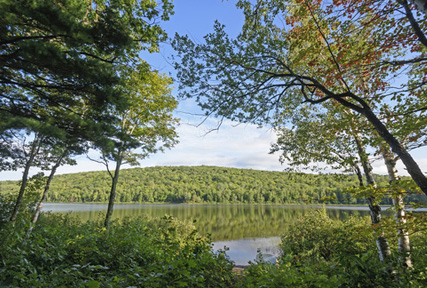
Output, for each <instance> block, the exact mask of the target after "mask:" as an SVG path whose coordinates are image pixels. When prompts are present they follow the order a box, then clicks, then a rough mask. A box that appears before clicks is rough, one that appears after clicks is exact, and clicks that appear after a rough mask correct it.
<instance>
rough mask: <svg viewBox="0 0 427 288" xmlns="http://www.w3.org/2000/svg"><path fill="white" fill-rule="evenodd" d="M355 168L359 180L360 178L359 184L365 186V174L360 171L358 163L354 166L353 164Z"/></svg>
mask: <svg viewBox="0 0 427 288" xmlns="http://www.w3.org/2000/svg"><path fill="white" fill-rule="evenodd" d="M353 168H354V171H355V172H356V175H357V180H359V186H360V187H363V186H364V184H363V175H362V171H360V168H359V166H358V165H354V166H353Z"/></svg>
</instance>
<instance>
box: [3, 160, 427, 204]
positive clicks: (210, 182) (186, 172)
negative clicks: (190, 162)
mask: <svg viewBox="0 0 427 288" xmlns="http://www.w3.org/2000/svg"><path fill="white" fill-rule="evenodd" d="M121 177H123V178H121V179H122V180H121V181H120V182H119V184H118V187H117V198H116V202H122V203H125V202H127V203H130V202H133V203H147V202H148V203H164V202H168V203H243V204H251V203H253V204H255V203H261V204H304V203H307V204H315V203H327V204H365V203H366V201H365V199H364V198H355V197H354V196H352V195H351V194H348V193H345V192H346V189H348V188H351V187H356V186H357V185H358V182H357V178H356V177H355V176H354V175H336V174H321V175H317V174H304V173H289V172H273V171H259V170H251V169H237V168H223V167H212V166H195V167H187V166H179V167H149V168H134V169H125V170H123V171H122V174H121ZM375 179H376V181H377V183H378V185H379V186H382V185H386V184H387V182H388V178H387V176H385V175H376V177H375ZM110 187H111V178H110V177H109V175H108V174H107V172H104V171H97V172H82V173H76V174H64V175H57V176H55V178H54V180H53V181H52V184H51V188H50V192H49V195H48V199H47V201H49V202H73V203H84V202H108V196H109V191H110ZM18 189H19V186H18V181H2V182H0V193H2V194H16V193H17V191H18ZM406 200H407V201H413V202H419V201H425V200H427V197H426V196H425V195H410V196H407V199H406ZM382 204H391V199H388V198H385V199H383V201H382Z"/></svg>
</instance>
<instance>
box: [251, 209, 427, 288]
mask: <svg viewBox="0 0 427 288" xmlns="http://www.w3.org/2000/svg"><path fill="white" fill-rule="evenodd" d="M367 227H369V220H368V219H367V218H360V217H353V218H349V219H348V220H346V221H335V220H332V219H330V218H329V217H328V216H327V215H326V214H325V213H324V211H321V210H319V211H313V213H312V214H311V215H305V216H304V217H301V218H300V219H298V220H297V221H296V222H295V223H294V225H292V226H291V227H290V228H289V231H288V232H287V233H286V234H285V235H284V236H283V238H282V243H281V249H282V253H283V257H282V258H281V259H280V261H279V264H278V265H273V264H271V263H265V262H263V261H262V259H261V261H258V262H257V263H255V264H256V265H251V266H250V267H249V268H248V269H247V271H246V277H245V279H244V287H322V288H323V287H426V285H427V278H426V274H425V267H426V264H427V263H426V260H427V259H426V258H425V254H426V252H427V250H426V247H425V241H426V240H427V235H426V233H425V231H423V232H414V231H411V232H413V234H411V236H412V238H411V240H412V241H411V242H412V243H411V244H412V247H413V249H412V251H411V255H412V259H413V263H414V266H413V268H412V269H407V268H405V267H402V266H401V263H399V260H398V259H397V258H398V256H396V257H395V258H393V259H390V260H391V262H389V263H388V264H387V263H384V262H381V261H379V259H378V257H377V253H376V251H375V242H374V236H375V234H374V233H372V232H373V231H372V229H369V228H367ZM385 232H386V233H387V232H392V231H385ZM391 234H392V233H391ZM391 234H390V235H389V236H391ZM389 239H390V240H391V241H390V243H391V244H392V249H393V250H394V251H397V250H398V248H397V242H398V241H397V239H396V238H393V237H390V238H389ZM395 254H397V255H399V252H397V253H395ZM391 267H393V268H391ZM391 269H392V270H393V271H390V270H391ZM390 272H391V273H390Z"/></svg>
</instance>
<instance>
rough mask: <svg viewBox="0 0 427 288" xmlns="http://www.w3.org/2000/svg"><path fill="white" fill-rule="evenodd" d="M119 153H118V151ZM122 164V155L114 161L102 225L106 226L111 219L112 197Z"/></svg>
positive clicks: (114, 193)
mask: <svg viewBox="0 0 427 288" xmlns="http://www.w3.org/2000/svg"><path fill="white" fill-rule="evenodd" d="M118 154H119V155H120V153H118ZM121 165H122V157H120V158H119V159H118V160H117V162H116V170H115V171H114V176H113V177H112V182H111V190H110V198H109V200H108V209H107V215H106V216H105V221H104V226H105V227H108V225H109V224H110V221H111V216H112V215H113V207H114V199H115V198H116V187H117V182H118V181H119V173H120V166H121Z"/></svg>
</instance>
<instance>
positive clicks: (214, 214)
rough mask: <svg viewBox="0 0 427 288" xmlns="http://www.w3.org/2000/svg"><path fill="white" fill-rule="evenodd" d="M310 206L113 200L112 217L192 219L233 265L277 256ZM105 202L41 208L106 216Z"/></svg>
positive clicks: (338, 212) (346, 211)
mask: <svg viewBox="0 0 427 288" xmlns="http://www.w3.org/2000/svg"><path fill="white" fill-rule="evenodd" d="M318 208H319V207H317V208H316V207H313V206H277V205H271V206H270V205H179V204H154V205H151V204H116V205H115V206H114V214H113V218H115V219H120V218H124V217H138V216H142V215H148V216H151V217H162V216H164V215H171V216H174V217H176V218H178V219H180V220H182V221H190V222H193V221H194V220H196V222H195V226H196V227H197V229H198V230H199V232H200V233H201V234H202V235H207V234H208V233H209V234H211V236H212V240H213V241H214V249H224V247H227V248H229V250H228V251H227V254H228V255H229V256H230V258H231V259H232V260H233V261H234V262H235V263H236V265H245V264H247V263H248V261H253V260H254V259H255V257H256V254H257V250H260V251H261V252H262V253H263V254H264V255H265V256H266V258H268V257H269V256H270V255H272V256H278V255H279V250H278V243H279V241H280V237H281V236H282V235H283V234H284V233H286V231H287V228H288V226H289V225H291V224H292V223H293V222H294V220H295V219H297V218H298V217H300V216H303V215H305V214H307V213H309V211H310V210H312V209H318ZM106 209H107V205H106V204H67V203H60V204H59V203H46V204H45V205H44V207H43V211H51V212H54V213H67V212H71V213H72V215H75V216H77V217H79V218H80V219H81V220H83V221H87V220H90V219H92V220H94V219H97V218H98V217H100V218H101V219H103V218H104V216H105V211H106ZM327 213H328V214H329V216H330V217H332V218H334V219H344V218H345V217H348V216H349V215H362V216H367V215H369V212H368V210H367V207H366V208H365V207H327Z"/></svg>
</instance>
